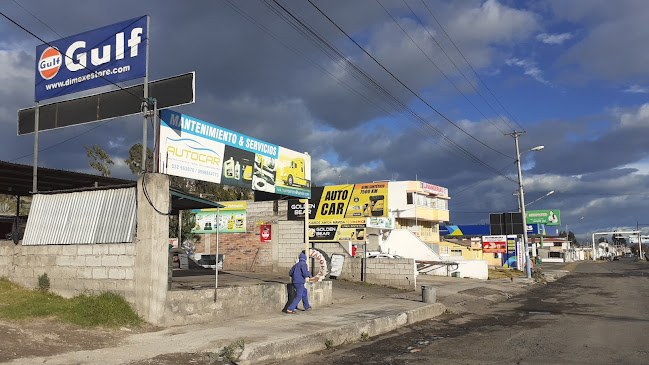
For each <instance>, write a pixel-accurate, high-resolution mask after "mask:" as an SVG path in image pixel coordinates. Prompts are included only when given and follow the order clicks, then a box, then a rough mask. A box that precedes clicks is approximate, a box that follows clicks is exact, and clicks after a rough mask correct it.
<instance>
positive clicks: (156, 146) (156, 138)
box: [153, 99, 160, 172]
mask: <svg viewBox="0 0 649 365" xmlns="http://www.w3.org/2000/svg"><path fill="white" fill-rule="evenodd" d="M158 127H159V124H158V99H153V146H154V147H153V172H158V171H160V170H159V169H158V150H159V149H160V141H159V137H160V136H159V135H158V133H159V129H158Z"/></svg>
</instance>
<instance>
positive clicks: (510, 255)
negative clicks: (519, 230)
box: [503, 236, 518, 269]
mask: <svg viewBox="0 0 649 365" xmlns="http://www.w3.org/2000/svg"><path fill="white" fill-rule="evenodd" d="M516 245H517V239H516V236H507V253H505V254H504V255H503V267H511V268H514V269H515V268H517V265H518V264H517V259H518V256H517V254H516Z"/></svg>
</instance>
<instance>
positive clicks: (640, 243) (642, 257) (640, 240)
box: [638, 231, 644, 260]
mask: <svg viewBox="0 0 649 365" xmlns="http://www.w3.org/2000/svg"><path fill="white" fill-rule="evenodd" d="M638 249H639V251H638V252H639V253H640V260H644V256H642V236H641V235H640V231H638Z"/></svg>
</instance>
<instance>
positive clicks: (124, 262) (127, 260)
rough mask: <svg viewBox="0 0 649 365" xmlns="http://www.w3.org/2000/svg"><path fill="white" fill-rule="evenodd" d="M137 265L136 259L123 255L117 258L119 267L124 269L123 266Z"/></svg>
mask: <svg viewBox="0 0 649 365" xmlns="http://www.w3.org/2000/svg"><path fill="white" fill-rule="evenodd" d="M134 265H135V257H133V256H126V255H121V256H117V266H120V267H123V266H129V267H130V266H134Z"/></svg>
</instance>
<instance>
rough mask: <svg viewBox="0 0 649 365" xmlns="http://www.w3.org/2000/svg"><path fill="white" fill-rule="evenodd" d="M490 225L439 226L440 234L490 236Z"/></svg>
mask: <svg viewBox="0 0 649 365" xmlns="http://www.w3.org/2000/svg"><path fill="white" fill-rule="evenodd" d="M490 234H491V233H490V231H489V225H485V224H474V225H458V226H439V235H440V236H489V235H490Z"/></svg>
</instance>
